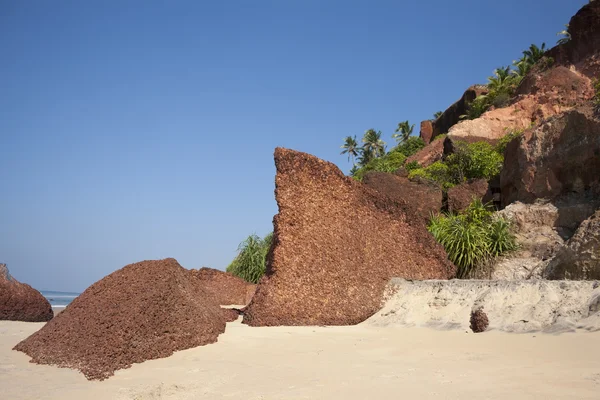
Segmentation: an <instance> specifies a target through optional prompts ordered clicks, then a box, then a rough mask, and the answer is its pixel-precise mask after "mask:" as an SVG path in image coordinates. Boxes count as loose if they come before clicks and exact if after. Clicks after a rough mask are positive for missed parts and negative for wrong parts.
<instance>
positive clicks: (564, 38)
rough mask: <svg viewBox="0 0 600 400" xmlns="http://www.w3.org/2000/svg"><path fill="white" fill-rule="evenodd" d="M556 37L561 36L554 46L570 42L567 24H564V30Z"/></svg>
mask: <svg viewBox="0 0 600 400" xmlns="http://www.w3.org/2000/svg"><path fill="white" fill-rule="evenodd" d="M556 36H562V37H561V38H560V39H558V41H557V42H556V44H565V43H567V42H568V41H569V40H571V34H570V33H569V24H566V25H565V29H563V30H562V31H560V32H558V33H557V34H556Z"/></svg>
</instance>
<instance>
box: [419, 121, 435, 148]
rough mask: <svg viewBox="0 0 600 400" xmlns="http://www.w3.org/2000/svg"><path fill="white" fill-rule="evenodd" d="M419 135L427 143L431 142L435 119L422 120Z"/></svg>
mask: <svg viewBox="0 0 600 400" xmlns="http://www.w3.org/2000/svg"><path fill="white" fill-rule="evenodd" d="M419 136H420V137H421V139H423V141H424V142H425V144H429V142H431V139H433V121H432V120H430V119H428V120H425V121H421V130H420V132H419Z"/></svg>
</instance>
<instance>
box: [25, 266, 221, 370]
mask: <svg viewBox="0 0 600 400" xmlns="http://www.w3.org/2000/svg"><path fill="white" fill-rule="evenodd" d="M224 331H225V312H224V311H222V310H221V308H220V307H219V305H218V304H217V302H216V301H215V299H214V298H212V296H211V295H210V294H208V293H207V292H206V291H205V290H204V289H203V288H202V287H201V286H200V285H199V284H198V280H197V279H194V278H193V277H192V275H191V274H190V272H189V271H188V270H186V269H184V268H182V267H181V266H180V265H179V264H178V263H177V261H176V260H174V259H172V258H168V259H165V260H159V261H142V262H139V263H135V264H130V265H128V266H126V267H124V268H122V269H120V270H118V271H116V272H113V273H112V274H110V275H108V276H106V277H105V278H103V279H101V280H100V281H98V282H96V283H94V284H93V285H92V286H90V287H89V288H88V289H87V290H86V291H85V292H83V293H82V294H81V295H80V296H79V297H77V298H76V299H75V300H74V301H73V302H72V303H71V304H69V306H67V308H66V309H65V310H64V311H63V312H61V313H60V314H58V315H57V316H56V317H55V318H54V319H53V320H52V321H50V322H49V323H47V324H46V325H45V326H44V327H43V328H42V329H40V330H39V331H37V332H36V333H34V334H33V335H31V336H30V337H28V338H27V339H25V340H24V341H22V342H21V343H19V344H18V345H17V346H16V347H15V350H19V351H22V352H24V353H26V354H27V355H29V356H30V357H32V362H35V363H38V364H50V365H56V366H59V367H66V368H74V369H79V370H80V371H81V372H83V374H84V375H85V376H86V377H87V378H88V379H106V378H108V377H109V376H111V375H113V373H114V371H115V370H118V369H122V368H128V367H130V366H131V365H132V364H133V363H139V362H142V361H145V360H151V359H155V358H162V357H167V356H169V355H171V354H173V352H175V351H177V350H183V349H188V348H191V347H196V346H201V345H205V344H208V343H213V342H216V341H217V336H219V334H221V333H223V332H224Z"/></svg>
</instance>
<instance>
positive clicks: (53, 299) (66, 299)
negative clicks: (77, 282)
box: [40, 290, 81, 307]
mask: <svg viewBox="0 0 600 400" xmlns="http://www.w3.org/2000/svg"><path fill="white" fill-rule="evenodd" d="M40 292H41V293H42V295H43V296H44V297H45V298H47V299H48V301H49V302H50V305H51V306H52V307H66V306H67V305H68V304H69V303H70V302H72V301H73V300H74V299H75V297H77V296H79V295H80V294H81V293H71V292H54V291H52V290H41V291H40Z"/></svg>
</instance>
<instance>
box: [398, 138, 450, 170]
mask: <svg viewBox="0 0 600 400" xmlns="http://www.w3.org/2000/svg"><path fill="white" fill-rule="evenodd" d="M443 155H444V141H443V140H442V139H436V140H434V141H433V142H431V143H429V144H428V145H426V146H425V147H423V148H422V149H421V150H419V151H417V152H416V153H415V154H413V155H412V156H410V157H408V158H407V159H406V163H407V164H408V163H411V162H414V161H416V162H418V163H419V165H420V166H421V167H428V166H430V165H431V164H433V163H434V162H436V161H440V160H441V159H442V157H443Z"/></svg>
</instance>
